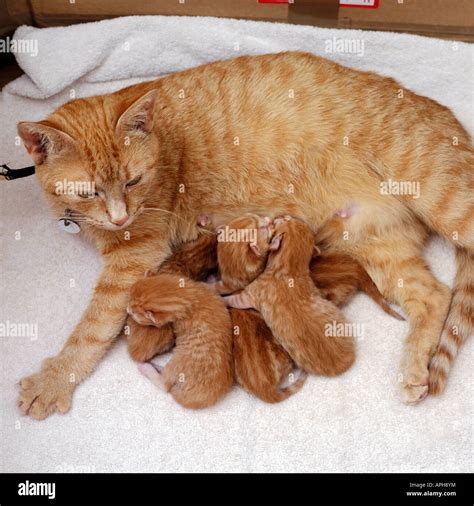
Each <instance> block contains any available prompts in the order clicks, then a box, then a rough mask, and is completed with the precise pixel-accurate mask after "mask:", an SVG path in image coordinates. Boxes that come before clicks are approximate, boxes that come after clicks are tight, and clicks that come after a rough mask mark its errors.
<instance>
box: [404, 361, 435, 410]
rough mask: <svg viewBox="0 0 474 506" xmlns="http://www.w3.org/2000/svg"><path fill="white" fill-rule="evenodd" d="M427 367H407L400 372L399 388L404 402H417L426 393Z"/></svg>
mask: <svg viewBox="0 0 474 506" xmlns="http://www.w3.org/2000/svg"><path fill="white" fill-rule="evenodd" d="M428 378H429V376H428V369H427V368H424V367H417V366H414V365H413V366H411V367H407V368H406V369H405V371H404V372H402V373H401V381H400V389H401V395H402V400H403V402H404V403H405V404H418V403H419V402H420V401H422V400H423V399H424V398H425V397H426V396H427V395H428Z"/></svg>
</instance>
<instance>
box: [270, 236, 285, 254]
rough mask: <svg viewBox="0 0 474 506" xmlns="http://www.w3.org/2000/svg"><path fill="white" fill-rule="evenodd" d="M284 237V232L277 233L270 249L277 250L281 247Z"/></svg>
mask: <svg viewBox="0 0 474 506" xmlns="http://www.w3.org/2000/svg"><path fill="white" fill-rule="evenodd" d="M282 238H283V233H281V234H278V235H275V236H274V237H273V239H272V242H271V243H270V248H269V249H270V250H272V251H276V250H278V249H280V246H281V240H282Z"/></svg>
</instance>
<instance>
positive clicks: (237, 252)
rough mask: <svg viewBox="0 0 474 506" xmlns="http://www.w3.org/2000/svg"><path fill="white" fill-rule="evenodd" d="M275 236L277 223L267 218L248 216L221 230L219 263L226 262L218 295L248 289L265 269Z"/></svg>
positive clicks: (218, 287)
mask: <svg viewBox="0 0 474 506" xmlns="http://www.w3.org/2000/svg"><path fill="white" fill-rule="evenodd" d="M272 235H273V222H272V220H271V219H270V218H269V217H267V216H265V217H261V216H258V215H256V214H252V213H247V214H245V215H243V216H239V217H238V218H236V219H234V220H231V221H230V222H229V223H227V224H226V225H223V226H220V227H218V229H217V262H218V264H219V266H220V265H222V264H223V262H225V267H226V268H225V269H223V270H221V271H220V277H221V279H220V280H219V281H218V282H217V283H216V284H215V285H214V288H215V290H216V291H217V292H218V293H221V294H224V293H232V292H235V291H236V290H239V289H241V288H244V287H246V286H247V285H248V284H249V283H250V282H251V281H252V280H254V279H255V278H256V277H257V276H258V275H259V274H260V273H261V272H263V270H264V269H265V265H266V261H267V256H268V252H269V246H270V242H271V238H272Z"/></svg>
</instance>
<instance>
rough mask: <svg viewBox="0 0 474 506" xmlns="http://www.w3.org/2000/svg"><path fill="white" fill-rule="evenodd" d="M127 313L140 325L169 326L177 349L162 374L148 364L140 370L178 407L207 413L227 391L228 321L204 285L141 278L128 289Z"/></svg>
mask: <svg viewBox="0 0 474 506" xmlns="http://www.w3.org/2000/svg"><path fill="white" fill-rule="evenodd" d="M128 312H129V314H130V316H131V317H132V318H133V319H134V320H135V321H136V322H137V323H138V324H140V325H153V326H156V327H162V326H164V325H169V324H171V325H172V327H173V330H174V334H175V336H176V346H175V350H174V352H173V355H172V358H171V359H170V361H169V362H168V363H167V364H166V365H165V366H164V368H163V369H162V370H161V371H160V370H158V369H156V368H154V367H153V366H152V365H151V364H149V363H148V364H142V368H141V370H142V372H143V373H144V374H146V375H147V376H148V377H149V378H150V379H151V380H152V381H153V382H154V383H155V384H156V385H157V386H159V387H161V388H163V389H164V390H165V391H166V392H170V393H171V395H172V396H173V397H174V399H175V400H176V401H177V402H179V403H180V404H181V405H182V406H184V407H186V408H193V409H199V408H205V407H208V406H211V405H212V404H215V403H216V402H217V401H218V400H219V399H220V398H221V397H223V396H224V395H225V394H226V393H227V392H228V391H229V389H230V388H231V386H232V383H233V376H232V336H231V331H232V328H231V321H230V317H229V313H228V311H227V309H226V307H225V306H224V303H223V302H222V300H221V299H220V298H219V297H218V296H217V295H216V294H214V293H213V291H212V290H211V289H210V288H208V287H207V286H206V285H205V284H204V283H199V282H195V281H192V280H191V279H189V278H183V277H181V276H179V275H173V274H159V275H157V276H149V277H146V278H143V279H141V280H140V281H138V282H137V283H135V284H134V285H133V286H132V288H131V291H130V302H129V306H128Z"/></svg>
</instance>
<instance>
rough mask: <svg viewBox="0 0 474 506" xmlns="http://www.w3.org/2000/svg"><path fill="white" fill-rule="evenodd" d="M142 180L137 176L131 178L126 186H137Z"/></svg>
mask: <svg viewBox="0 0 474 506" xmlns="http://www.w3.org/2000/svg"><path fill="white" fill-rule="evenodd" d="M141 179H142V176H137V177H135V178H133V179H132V180H130V181H129V182H128V183H127V184H126V186H135V185H136V184H138V183H139V182H140V180H141Z"/></svg>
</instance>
